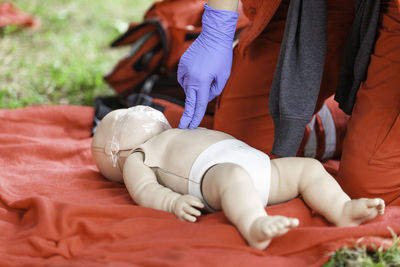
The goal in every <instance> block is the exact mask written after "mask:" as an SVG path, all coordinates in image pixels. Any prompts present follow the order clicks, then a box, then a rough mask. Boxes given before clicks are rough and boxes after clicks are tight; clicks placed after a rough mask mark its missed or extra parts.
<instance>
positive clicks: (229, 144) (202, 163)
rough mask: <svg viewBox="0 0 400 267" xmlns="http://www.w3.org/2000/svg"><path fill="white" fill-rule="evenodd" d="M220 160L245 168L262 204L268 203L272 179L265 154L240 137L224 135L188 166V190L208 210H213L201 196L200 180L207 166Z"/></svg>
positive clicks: (209, 166) (268, 160)
mask: <svg viewBox="0 0 400 267" xmlns="http://www.w3.org/2000/svg"><path fill="white" fill-rule="evenodd" d="M221 163H234V164H237V165H239V166H241V167H242V168H243V169H244V170H246V171H247V172H248V174H249V175H250V177H251V178H252V181H253V184H254V187H255V189H256V190H257V193H258V195H259V196H260V199H261V200H262V202H263V204H264V206H266V205H267V202H268V195H269V188H270V181H271V165H270V159H269V157H268V155H267V154H265V153H263V152H261V151H260V150H257V149H255V148H252V147H251V146H249V145H247V144H246V143H243V142H242V141H240V140H237V139H227V140H223V141H220V142H218V143H215V144H213V145H211V146H210V147H208V148H207V149H206V150H204V151H203V152H202V153H201V154H200V155H199V156H198V157H197V159H196V160H195V162H194V164H193V166H192V168H191V170H190V174H189V194H191V195H193V196H196V197H198V198H200V199H201V200H202V201H203V203H204V204H205V206H206V210H207V211H209V212H213V211H214V210H213V209H212V208H211V207H210V206H208V205H207V203H206V201H205V200H204V198H203V195H202V193H201V181H202V179H203V177H204V174H205V173H206V171H207V170H208V169H210V168H211V167H212V166H214V165H216V164H221Z"/></svg>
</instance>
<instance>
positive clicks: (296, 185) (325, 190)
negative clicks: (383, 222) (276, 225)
mask: <svg viewBox="0 0 400 267" xmlns="http://www.w3.org/2000/svg"><path fill="white" fill-rule="evenodd" d="M299 160H301V161H302V162H301V164H299ZM271 166H272V170H273V171H272V175H271V176H272V178H271V190H270V200H269V204H276V203H281V202H284V201H287V200H289V199H293V198H295V197H297V196H298V195H299V194H301V195H302V197H303V199H304V201H305V202H306V203H307V204H308V205H309V206H310V207H311V208H312V209H313V210H315V211H316V212H318V213H319V214H321V215H323V216H324V217H325V218H326V219H327V220H328V221H330V222H331V223H334V224H335V225H337V226H356V225H359V224H361V223H363V222H365V221H368V220H371V219H373V218H375V217H376V216H377V215H378V214H383V212H384V209H385V203H384V201H383V200H382V199H380V198H373V199H370V198H360V199H353V200H351V199H350V197H349V196H348V195H347V194H346V193H345V192H344V191H343V190H342V188H341V187H340V186H339V184H338V183H337V182H336V180H335V179H334V178H333V177H332V176H331V175H330V174H329V173H328V172H327V171H326V170H325V169H324V167H323V166H322V164H321V163H319V162H318V161H317V160H314V159H307V158H302V159H299V158H281V159H275V160H272V161H271ZM296 168H298V169H296ZM302 173H304V174H302Z"/></svg>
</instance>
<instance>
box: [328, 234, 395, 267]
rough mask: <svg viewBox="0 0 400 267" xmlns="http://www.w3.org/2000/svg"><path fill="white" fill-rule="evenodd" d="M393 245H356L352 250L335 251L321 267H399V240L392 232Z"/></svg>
mask: <svg viewBox="0 0 400 267" xmlns="http://www.w3.org/2000/svg"><path fill="white" fill-rule="evenodd" d="M391 232H392V236H393V244H392V245H391V246H390V247H388V248H386V249H384V248H383V247H382V246H380V247H378V248H377V247H376V246H375V245H363V246H360V245H358V244H356V245H355V246H354V248H346V247H345V248H342V249H339V250H337V251H335V252H334V253H333V255H332V257H331V259H330V260H329V261H328V262H327V263H326V264H324V265H323V267H398V266H400V248H399V244H400V238H399V237H398V236H397V235H396V234H395V233H394V232H393V231H391Z"/></svg>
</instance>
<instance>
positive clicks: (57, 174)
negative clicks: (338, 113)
mask: <svg viewBox="0 0 400 267" xmlns="http://www.w3.org/2000/svg"><path fill="white" fill-rule="evenodd" d="M92 119H93V109H92V108H90V107H77V106H38V107H29V108H23V109H15V110H6V109H3V110H1V109H0V120H1V122H2V125H1V127H0V166H1V168H0V229H2V230H1V232H0V265H1V266H10V265H13V266H23V265H29V266H47V265H50V266H54V265H60V266H88V265H89V266H104V265H116V266H125V265H126V266H131V265H140V266H189V265H190V266H192V265H199V266H320V265H321V264H322V263H324V262H326V261H327V260H328V258H329V256H330V253H331V252H332V251H333V250H335V249H337V248H340V247H342V246H343V245H352V244H354V243H355V242H356V241H357V240H358V239H359V238H360V237H364V236H373V237H374V240H375V242H376V243H377V244H380V243H382V242H385V241H388V240H390V237H391V233H390V231H389V230H388V227H391V228H392V229H393V230H394V231H395V232H396V233H400V207H388V208H387V211H386V213H385V215H383V216H379V217H378V218H376V219H374V220H373V221H371V222H369V223H367V224H364V225H361V226H358V227H345V228H338V227H334V226H330V225H328V224H327V222H326V221H325V220H324V219H322V217H320V216H319V215H317V214H315V213H313V212H312V211H311V210H310V209H309V208H308V207H307V206H306V205H305V204H304V202H303V201H302V200H301V199H299V198H298V199H294V200H292V201H289V202H287V203H284V204H280V205H275V206H270V207H268V208H267V212H268V213H269V214H271V215H278V214H280V215H285V216H292V217H297V218H299V219H300V226H299V227H297V228H296V229H293V230H291V231H290V232H289V233H288V234H286V235H284V236H282V237H279V238H276V239H274V240H273V241H272V243H271V245H270V246H269V247H268V248H267V249H266V250H265V251H259V250H256V249H254V248H251V247H249V246H248V245H247V244H246V243H245V241H244V239H243V238H242V237H241V236H240V234H239V233H238V231H237V230H236V228H235V227H233V226H232V225H231V224H230V223H229V222H228V220H227V219H226V218H225V216H224V215H223V213H222V212H217V213H213V214H208V215H204V216H202V217H201V218H200V220H199V222H197V223H188V222H181V221H179V220H178V219H176V217H175V216H174V215H173V214H170V213H167V212H163V211H158V210H153V209H149V208H145V207H139V206H137V205H135V204H134V203H133V201H132V200H131V198H130V196H129V194H128V192H127V190H126V189H125V187H124V185H122V184H118V183H114V182H110V181H107V180H105V179H104V178H103V177H102V176H101V175H100V173H99V171H98V170H97V168H96V167H95V165H94V162H93V160H92V157H91V154H90V142H91V138H90V132H91V128H92ZM327 166H328V169H330V170H331V171H333V173H334V172H335V171H336V170H337V167H338V162H337V161H329V162H328V163H327Z"/></svg>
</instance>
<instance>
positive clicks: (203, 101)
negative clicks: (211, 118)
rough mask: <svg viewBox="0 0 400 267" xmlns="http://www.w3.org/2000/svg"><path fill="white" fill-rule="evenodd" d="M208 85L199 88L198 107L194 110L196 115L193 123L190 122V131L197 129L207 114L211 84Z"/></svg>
mask: <svg viewBox="0 0 400 267" xmlns="http://www.w3.org/2000/svg"><path fill="white" fill-rule="evenodd" d="M206 84H207V85H204V84H203V85H200V86H201V87H202V88H199V90H198V91H197V92H196V94H197V98H196V107H195V109H194V114H193V117H192V121H191V122H190V125H189V129H196V128H197V127H198V126H199V124H200V123H201V121H202V120H203V117H204V114H205V113H206V109H207V104H208V94H209V92H210V84H211V82H210V83H206Z"/></svg>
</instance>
